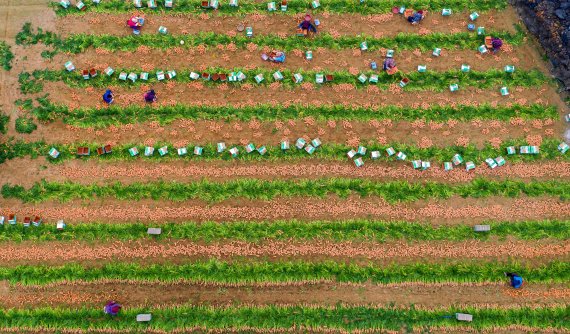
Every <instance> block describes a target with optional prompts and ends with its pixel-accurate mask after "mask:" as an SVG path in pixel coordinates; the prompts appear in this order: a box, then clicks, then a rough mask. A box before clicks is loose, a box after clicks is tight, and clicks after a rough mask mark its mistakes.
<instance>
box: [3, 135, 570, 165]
mask: <svg viewBox="0 0 570 334" xmlns="http://www.w3.org/2000/svg"><path fill="white" fill-rule="evenodd" d="M559 144H560V140H557V139H548V138H546V139H543V141H542V145H541V146H540V153H539V154H515V155H509V156H506V153H507V152H506V148H507V147H508V146H520V145H527V144H526V142H525V141H524V140H523V139H517V140H508V141H505V142H503V143H502V144H501V146H500V147H499V148H494V147H492V146H491V145H490V144H486V145H485V146H484V147H483V148H481V149H479V148H477V147H475V146H473V145H467V146H465V147H464V146H446V147H435V146H433V147H430V148H419V147H417V146H412V145H407V144H400V143H391V144H388V145H381V144H377V143H369V144H368V145H366V148H367V149H368V151H375V150H377V151H380V152H381V153H384V152H385V150H386V149H387V148H389V147H393V148H395V149H396V150H399V151H402V152H404V153H405V154H406V155H407V159H408V160H416V159H420V160H426V161H430V162H432V163H435V162H446V161H450V160H451V158H452V157H453V156H454V155H455V154H460V155H461V156H463V158H464V159H465V161H473V162H474V163H476V164H480V163H483V162H484V161H485V159H487V158H496V157H497V156H503V157H504V158H505V159H506V160H508V161H509V162H530V161H543V160H553V159H555V160H568V159H570V154H561V153H560V151H559V150H558V145H559ZM101 146H102V145H101V144H94V143H84V142H83V143H76V144H70V145H65V144H52V145H50V144H47V143H45V142H43V141H40V142H22V141H7V142H5V143H0V163H3V162H5V161H6V160H10V159H14V158H23V157H27V156H30V157H32V158H37V157H38V156H47V155H48V152H49V150H50V148H52V147H54V148H56V149H57V150H58V151H59V152H60V155H59V157H58V158H57V159H49V161H50V162H53V163H58V162H61V161H65V160H69V159H72V158H76V157H77V155H76V152H77V147H88V148H90V150H91V152H93V153H94V152H96V149H97V148H99V147H101ZM162 146H167V147H169V151H168V152H167V153H166V154H165V155H164V156H162V157H161V156H160V155H159V154H157V153H156V152H155V154H154V155H152V156H149V157H140V156H135V157H132V156H131V155H130V154H129V152H128V149H129V148H132V147H137V149H138V150H139V152H144V150H145V147H144V146H142V145H120V146H114V147H113V152H112V153H111V154H105V155H103V156H96V155H95V154H92V155H91V156H84V157H82V158H81V159H93V158H96V159H101V160H106V161H137V160H138V159H145V160H154V161H167V160H244V161H259V160H263V161H276V160H298V159H310V158H311V157H314V158H318V159H327V160H346V154H347V152H348V151H349V150H351V149H353V148H352V147H349V146H346V145H340V144H323V145H321V146H320V147H319V148H318V149H317V150H316V152H315V153H313V155H312V156H309V155H308V153H307V152H306V151H305V150H298V149H296V148H294V147H293V148H292V149H290V150H281V149H280V147H279V146H266V149H267V153H265V154H264V155H260V154H257V153H255V152H254V153H250V154H247V153H245V148H244V147H243V146H235V147H236V148H238V149H239V152H240V154H239V155H238V156H237V157H235V158H233V157H232V156H231V155H230V154H229V153H228V152H227V151H226V152H225V153H217V150H216V145H213V144H206V145H201V147H202V148H203V152H202V155H201V156H196V155H193V154H187V155H183V156H180V155H178V154H177V153H176V150H173V146H172V145H171V144H169V143H157V144H156V145H155V148H159V147H162ZM190 148H192V147H191V146H190ZM189 151H191V150H189ZM377 160H378V161H392V162H396V159H395V158H392V157H386V156H383V155H381V157H379V158H378V159H377Z"/></svg>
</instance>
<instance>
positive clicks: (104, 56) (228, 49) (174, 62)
mask: <svg viewBox="0 0 570 334" xmlns="http://www.w3.org/2000/svg"><path fill="white" fill-rule="evenodd" d="M503 48H504V50H502V51H501V52H500V53H498V54H496V55H492V56H489V57H487V56H482V55H480V54H479V53H478V52H477V51H475V50H442V52H441V54H440V56H439V57H438V58H434V56H433V55H432V52H433V50H428V51H424V52H422V51H421V50H420V49H415V50H409V51H408V50H401V51H399V52H398V54H397V56H396V63H397V65H398V69H400V70H401V71H404V72H412V71H416V70H417V69H418V65H421V64H423V65H426V67H427V68H428V69H430V70H434V71H447V70H452V69H458V68H461V65H462V64H468V65H470V66H471V69H473V70H476V71H486V70H489V69H493V68H504V67H505V66H507V65H512V66H515V67H516V69H517V70H518V69H523V70H530V69H533V68H541V69H542V68H543V67H544V63H543V62H542V61H538V60H537V57H529V55H533V54H535V53H536V52H537V51H536V50H535V49H533V48H531V47H530V46H529V45H526V44H525V45H520V46H517V47H513V46H510V45H505V46H504V47H503ZM268 49H269V48H268V47H257V48H255V50H254V49H253V47H251V51H250V50H242V49H238V48H237V47H234V46H233V45H232V44H228V45H225V46H224V45H221V44H220V45H218V46H216V48H215V50H214V49H213V48H209V49H206V48H205V46H197V47H191V48H187V49H183V48H180V47H174V48H170V49H167V50H165V51H164V50H157V49H151V48H149V47H146V46H140V47H138V48H137V49H136V52H131V51H115V52H111V51H108V50H105V49H100V48H98V49H93V48H90V49H87V50H85V51H84V52H82V53H79V54H75V55H73V57H69V55H65V54H57V55H55V56H54V57H53V61H50V62H46V63H44V64H42V65H43V66H42V68H48V69H52V70H59V69H61V68H62V66H63V64H65V62H67V61H69V60H72V62H73V64H74V65H75V66H76V67H77V68H78V69H91V68H102V69H105V68H107V67H108V66H113V67H117V66H120V67H125V68H134V67H142V69H144V70H146V71H151V70H154V69H155V68H164V69H167V68H169V67H172V68H180V67H183V66H188V64H199V65H198V66H200V69H201V68H202V67H204V68H207V67H223V66H228V63H229V62H231V64H232V66H235V67H246V68H248V67H257V68H270V69H276V68H279V67H281V66H282V65H281V64H273V63H271V62H267V61H264V60H263V59H262V58H261V53H263V52H265V51H267V50H268ZM310 50H311V51H312V52H313V59H312V60H310V61H308V60H307V59H306V58H305V52H304V51H306V49H305V50H301V49H296V50H292V51H291V52H288V53H287V60H286V63H285V65H286V66H287V68H290V69H304V70H317V69H322V70H323V71H337V70H345V69H350V70H351V71H352V72H355V71H365V70H368V69H370V63H371V62H372V61H375V62H376V63H377V64H378V65H381V64H380V62H381V61H382V60H383V59H384V57H385V56H386V50H378V51H367V52H359V51H356V50H336V49H325V48H310ZM256 53H257V54H256Z"/></svg>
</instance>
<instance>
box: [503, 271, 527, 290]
mask: <svg viewBox="0 0 570 334" xmlns="http://www.w3.org/2000/svg"><path fill="white" fill-rule="evenodd" d="M505 276H507V277H508V278H509V279H510V280H511V282H510V284H511V286H512V287H513V288H515V289H518V288H520V287H521V286H522V285H523V278H522V277H521V276H520V275H519V274H515V273H505Z"/></svg>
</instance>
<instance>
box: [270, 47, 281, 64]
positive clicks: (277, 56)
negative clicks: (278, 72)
mask: <svg viewBox="0 0 570 334" xmlns="http://www.w3.org/2000/svg"><path fill="white" fill-rule="evenodd" d="M267 60H269V61H272V62H274V63H284V62H285V52H283V51H276V50H273V51H271V52H269V54H268V55H267Z"/></svg>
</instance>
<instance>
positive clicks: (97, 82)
mask: <svg viewBox="0 0 570 334" xmlns="http://www.w3.org/2000/svg"><path fill="white" fill-rule="evenodd" d="M99 70H103V69H99ZM169 70H172V71H175V72H176V76H175V77H174V78H172V79H169V80H168V81H162V82H161V81H159V80H158V79H157V73H158V72H162V74H164V72H163V71H157V72H154V73H150V77H149V79H148V80H146V81H141V80H136V81H135V82H131V80H128V79H127V78H124V79H120V77H119V74H116V75H113V76H108V75H98V76H96V77H95V78H91V79H89V80H85V79H84V78H83V75H82V73H80V72H79V71H74V72H72V73H69V72H68V71H66V70H59V71H50V70H43V71H39V70H36V71H34V72H32V73H31V74H30V73H27V72H22V73H21V74H20V77H19V81H20V85H21V86H20V89H21V90H22V92H23V93H28V92H29V91H28V89H27V88H26V87H28V86H33V87H34V89H35V87H37V86H38V85H39V84H40V83H39V82H38V81H40V82H58V81H61V82H63V83H65V84H66V85H68V86H69V87H73V88H78V87H81V88H85V87H95V88H99V89H101V88H106V87H109V86H115V87H116V86H126V87H140V86H147V85H153V86H155V87H156V88H158V89H160V88H164V87H163V85H165V86H168V85H172V83H177V84H182V83H193V82H196V80H194V79H192V78H191V77H190V75H191V73H193V72H194V73H195V72H198V73H200V72H201V71H200V70H199V69H193V70H190V69H178V70H177V69H172V68H170V69H169ZM116 72H117V73H125V74H129V73H134V74H136V75H138V74H140V73H142V72H143V71H142V70H140V69H116ZM202 72H204V73H209V74H212V75H213V74H214V73H222V74H223V73H226V74H229V73H238V72H241V73H243V74H244V75H245V76H246V79H244V81H242V82H239V83H226V82H222V81H211V80H206V81H201V82H203V85H204V86H205V87H209V88H212V87H219V86H220V85H225V86H227V87H228V88H229V87H232V86H234V87H235V88H237V89H239V88H241V87H243V86H244V85H254V87H257V86H259V85H261V86H270V85H272V84H274V83H278V84H280V85H281V86H282V87H296V86H297V87H298V86H299V85H301V83H297V82H296V81H295V80H296V79H295V77H294V74H300V75H302V76H303V82H304V83H310V84H317V82H316V77H317V75H319V74H323V72H322V71H318V72H316V71H292V70H289V69H280V70H266V69H251V70H247V69H244V68H231V69H230V68H207V69H204V70H203V71H202ZM198 73H195V74H198ZM276 73H278V74H280V75H281V79H278V80H276V79H275V78H274V77H275V75H276ZM328 74H330V75H332V76H333V77H334V83H335V85H338V86H342V85H352V86H353V87H355V88H356V89H365V88H368V87H371V86H375V87H377V88H378V89H379V90H382V91H385V90H388V89H390V88H391V87H392V86H393V85H394V83H397V82H399V81H401V80H402V79H404V78H407V79H408V80H410V82H413V85H410V86H409V88H408V87H407V88H404V90H405V91H423V90H430V91H436V92H442V91H444V90H448V89H449V84H450V83H456V84H458V85H460V86H461V87H477V88H479V89H490V88H495V87H497V86H501V85H504V86H507V87H539V86H542V85H544V84H545V83H546V82H547V81H549V80H548V79H547V77H546V76H545V75H544V74H543V73H542V72H541V71H538V70H532V71H522V70H519V71H516V72H515V73H507V72H505V71H503V70H502V69H501V70H500V69H492V70H488V71H485V72H476V71H470V72H467V73H463V72H461V71H460V70H459V69H457V70H451V71H447V72H434V71H427V72H424V73H420V72H417V71H415V72H410V73H402V72H398V73H396V74H394V75H389V74H387V73H386V72H380V73H377V72H373V71H366V72H362V73H360V75H355V74H352V73H349V72H348V71H336V72H330V73H327V75H328ZM357 74H358V73H357ZM198 75H199V74H198ZM259 75H261V76H262V78H263V81H262V82H261V83H259V84H258V83H256V80H257V79H256V77H258V76H259ZM372 75H375V76H376V79H377V82H376V83H373V82H370V81H369V78H370V77H371V76H372ZM363 76H364V77H363ZM362 78H364V82H361V79H362ZM232 88H233V87H232Z"/></svg>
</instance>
